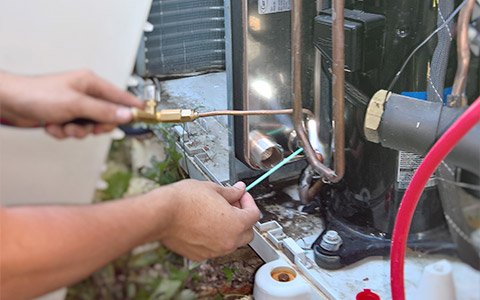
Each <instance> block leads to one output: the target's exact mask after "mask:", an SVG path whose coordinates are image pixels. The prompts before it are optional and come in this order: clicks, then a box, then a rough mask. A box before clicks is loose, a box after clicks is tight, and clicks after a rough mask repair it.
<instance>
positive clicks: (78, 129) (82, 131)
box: [63, 123, 93, 139]
mask: <svg viewBox="0 0 480 300" xmlns="http://www.w3.org/2000/svg"><path fill="white" fill-rule="evenodd" d="M63 128H64V131H65V133H66V135H67V136H69V137H74V138H77V139H83V138H85V137H86V136H87V135H88V134H89V133H90V132H92V130H93V125H78V124H73V123H69V124H66V125H65V126H63Z"/></svg>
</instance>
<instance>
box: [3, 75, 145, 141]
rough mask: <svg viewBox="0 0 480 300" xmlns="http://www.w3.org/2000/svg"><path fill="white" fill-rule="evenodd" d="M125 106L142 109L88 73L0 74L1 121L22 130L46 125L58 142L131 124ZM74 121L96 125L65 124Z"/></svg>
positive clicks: (128, 111) (116, 89) (127, 96)
mask: <svg viewBox="0 0 480 300" xmlns="http://www.w3.org/2000/svg"><path fill="white" fill-rule="evenodd" d="M126 106H128V107H132V106H134V107H139V108H142V107H143V102H142V101H140V100H139V99H137V98H136V97H134V96H133V95H132V94H130V93H127V92H125V91H122V90H120V89H118V88H117V87H115V86H114V85H112V84H110V83H109V82H107V81H105V80H103V79H101V78H100V77H98V76H96V75H95V74H94V73H92V72H91V71H88V70H84V71H75V72H68V73H60V74H53V75H47V76H30V77H27V76H16V75H13V74H8V73H4V72H1V71H0V114H1V116H2V118H3V119H6V120H8V121H10V122H11V123H13V124H14V125H17V126H22V127H29V126H33V125H39V124H40V125H45V124H46V126H45V129H46V131H47V132H48V133H49V134H51V135H53V136H54V137H56V138H59V139H62V138H65V137H76V138H83V137H85V136H86V135H87V134H89V133H94V134H99V133H104V132H108V131H112V130H113V129H114V128H115V127H116V126H117V125H118V124H123V123H128V122H130V121H131V118H132V115H131V113H130V110H129V109H128V108H126ZM77 118H84V119H91V120H94V121H97V122H99V124H96V125H85V126H80V125H76V124H73V123H68V122H69V121H72V120H74V119H77ZM65 123H67V124H66V125H59V124H65Z"/></svg>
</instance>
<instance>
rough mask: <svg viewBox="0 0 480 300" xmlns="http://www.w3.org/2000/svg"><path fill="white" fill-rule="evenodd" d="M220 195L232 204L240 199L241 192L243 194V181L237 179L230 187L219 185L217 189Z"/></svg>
mask: <svg viewBox="0 0 480 300" xmlns="http://www.w3.org/2000/svg"><path fill="white" fill-rule="evenodd" d="M218 192H219V193H220V195H222V196H223V198H225V200H227V201H228V203H230V204H232V203H235V202H237V201H238V200H240V198H241V197H242V195H243V194H245V183H243V182H241V181H239V182H237V183H235V184H234V185H233V186H231V187H220V188H219V189H218Z"/></svg>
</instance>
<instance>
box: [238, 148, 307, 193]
mask: <svg viewBox="0 0 480 300" xmlns="http://www.w3.org/2000/svg"><path fill="white" fill-rule="evenodd" d="M302 151H303V148H299V149H298V150H297V151H295V152H293V153H292V154H290V156H288V157H287V158H285V159H284V160H282V162H280V163H279V164H278V165H276V166H275V167H273V168H272V169H271V170H270V171H268V172H267V173H265V174H263V175H262V176H260V177H259V178H258V179H257V180H255V181H254V182H252V183H250V185H249V186H247V188H246V189H245V190H246V191H247V192H248V191H249V190H251V189H252V188H254V187H255V186H256V185H257V184H259V183H260V182H262V181H263V180H265V178H267V177H268V176H270V175H272V174H273V173H275V172H276V171H277V170H278V169H280V168H281V167H283V165H285V164H286V163H288V162H289V161H291V160H292V159H293V158H294V157H295V156H297V155H299V154H300V153H302Z"/></svg>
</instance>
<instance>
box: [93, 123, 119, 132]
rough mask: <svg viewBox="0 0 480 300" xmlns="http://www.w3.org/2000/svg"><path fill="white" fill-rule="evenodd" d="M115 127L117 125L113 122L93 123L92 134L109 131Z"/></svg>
mask: <svg viewBox="0 0 480 300" xmlns="http://www.w3.org/2000/svg"><path fill="white" fill-rule="evenodd" d="M115 128H117V125H115V124H95V127H94V128H93V134H102V133H107V132H111V131H112V130H114V129H115Z"/></svg>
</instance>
